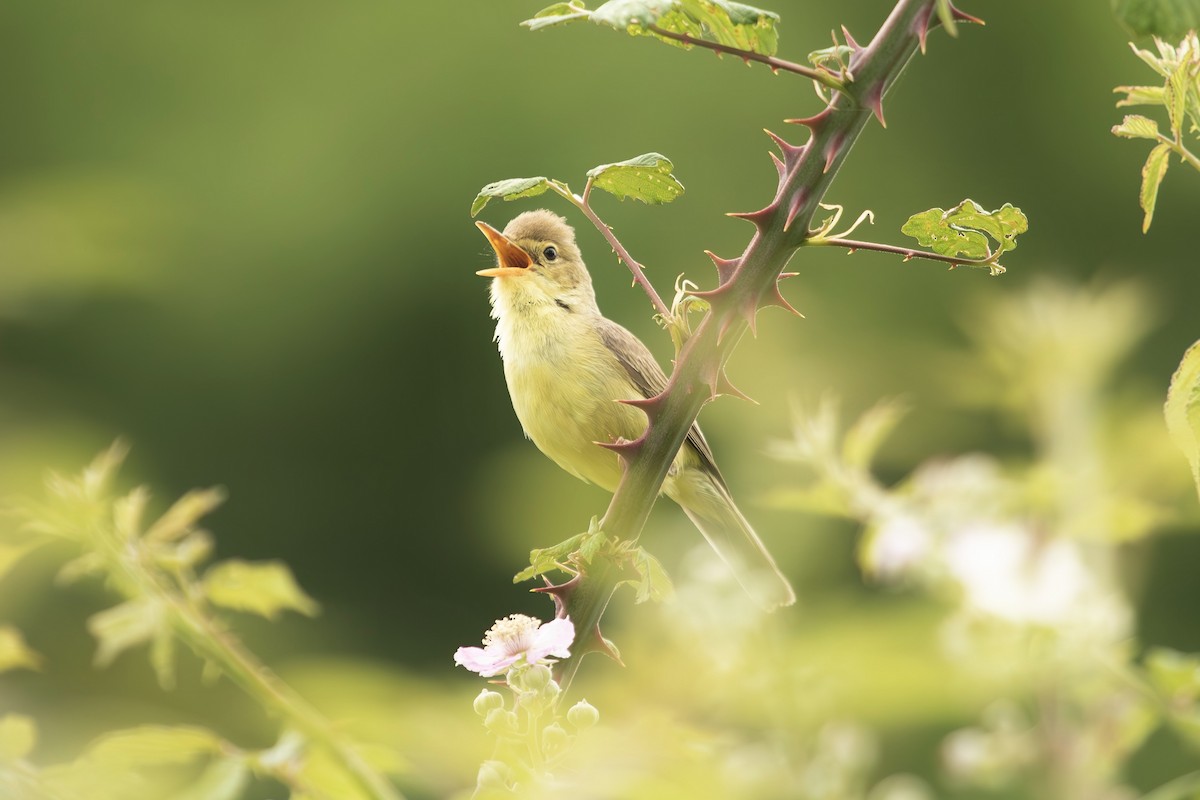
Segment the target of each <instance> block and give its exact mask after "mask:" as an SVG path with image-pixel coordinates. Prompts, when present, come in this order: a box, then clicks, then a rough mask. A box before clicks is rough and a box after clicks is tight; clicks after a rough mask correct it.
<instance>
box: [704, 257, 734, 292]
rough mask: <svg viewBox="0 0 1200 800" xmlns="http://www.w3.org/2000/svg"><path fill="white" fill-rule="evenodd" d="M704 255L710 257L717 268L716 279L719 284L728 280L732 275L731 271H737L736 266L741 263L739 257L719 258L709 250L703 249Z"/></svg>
mask: <svg viewBox="0 0 1200 800" xmlns="http://www.w3.org/2000/svg"><path fill="white" fill-rule="evenodd" d="M704 255H706V256H708V257H709V258H711V259H712V262H713V264H714V265H715V266H716V268H717V279H718V281H719V283H720V284H721V285H724V284H726V283H728V282H729V280H730V279H731V278H732V277H733V273H735V272H737V268H738V266H740V265H741V263H742V260H741V259H740V258H721V257H720V256H719V255H717V254H716V253H714V252H713V251H711V250H705V251H704Z"/></svg>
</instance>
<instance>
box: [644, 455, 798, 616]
mask: <svg viewBox="0 0 1200 800" xmlns="http://www.w3.org/2000/svg"><path fill="white" fill-rule="evenodd" d="M685 476H686V477H684V476H681V477H683V480H679V479H677V480H675V481H674V482H673V484H674V485H672V486H670V488H669V489H668V491H667V494H668V496H669V497H670V498H671V499H672V500H674V501H675V502H676V503H678V504H679V505H680V507H682V508H683V510H684V513H686V514H687V515H688V517H689V518H690V519H691V520H692V522H693V523H695V525H696V527H697V528H699V529H700V532H701V533H702V534H704V538H705V539H707V540H708V543H709V544H710V545H712V548H713V549H714V550H716V551H717V555H719V556H720V557H721V558H722V559H723V560H724V561H725V563H727V564H728V565H729V567H730V569H731V570H733V574H734V577H736V578H737V581H738V583H740V584H741V585H742V588H743V589H745V590H746V593H747V594H749V595H750V596H751V597H752V598H753V599H754V600H755V602H757V603H758V604H759V605H761V606H762V607H763V608H764V609H766V610H768V611H770V610H773V609H775V608H778V607H779V606H790V605H791V604H792V603H794V602H796V593H795V592H794V591H792V585H791V584H790V583H789V582H788V579H787V578H786V577H784V575H783V573H782V572H780V571H779V567H778V566H776V564H775V559H774V558H772V557H771V554H770V552H768V551H767V548H766V546H765V545H764V544H763V543H762V540H761V539H759V538H758V534H756V533H755V532H754V529H753V528H751V527H750V523H749V522H747V521H746V518H745V517H744V516H742V512H741V511H739V510H738V507H737V505H736V504H734V502H733V498H732V497H731V496H730V494H729V489H727V488H726V487H725V485H724V483H723V482H722V481H721V479H720V478H716V477H714V476H713V475H711V474H709V473H708V472H706V471H702V470H687V471H686V473H685Z"/></svg>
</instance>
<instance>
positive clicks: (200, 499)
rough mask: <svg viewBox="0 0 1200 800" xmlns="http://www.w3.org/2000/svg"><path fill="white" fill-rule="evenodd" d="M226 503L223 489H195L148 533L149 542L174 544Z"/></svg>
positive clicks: (159, 519)
mask: <svg viewBox="0 0 1200 800" xmlns="http://www.w3.org/2000/svg"><path fill="white" fill-rule="evenodd" d="M223 502H225V491H224V490H223V489H217V488H213V489H193V490H192V491H190V492H188V493H187V494H185V495H184V496H183V497H181V498H179V499H178V500H176V501H175V504H174V505H172V506H171V507H170V508H169V509H167V513H165V514H163V515H162V516H161V517H159V518H158V520H156V521H155V523H154V524H153V525H151V526H150V529H149V530H148V531H146V536H145V539H146V541H148V542H155V543H161V542H173V541H176V540H178V539H182V538H183V537H184V536H186V535H188V534H189V533H191V532H192V531H193V530H194V529H195V527H194V526H195V525H196V523H197V522H199V521H200V518H201V517H203V516H205V515H207V514H209V513H211V512H212V510H213V509H215V508H216V507H217V506H219V505H221V503H223Z"/></svg>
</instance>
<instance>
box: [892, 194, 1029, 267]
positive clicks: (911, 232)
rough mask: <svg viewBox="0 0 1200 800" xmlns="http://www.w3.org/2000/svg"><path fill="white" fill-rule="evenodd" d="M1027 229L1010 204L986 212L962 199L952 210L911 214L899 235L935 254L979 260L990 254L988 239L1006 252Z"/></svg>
mask: <svg viewBox="0 0 1200 800" xmlns="http://www.w3.org/2000/svg"><path fill="white" fill-rule="evenodd" d="M1028 229H1029V221H1028V220H1027V219H1026V218H1025V215H1024V214H1023V213H1022V212H1021V209H1019V208H1017V207H1015V206H1013V205H1012V204H1011V203H1005V204H1004V205H1003V206H1001V207H1000V208H998V209H996V210H994V211H984V210H983V209H982V208H981V207H980V206H979V205H978V204H977V203H975V202H974V201H972V200H963V201H962V202H961V203H959V204H958V205H957V206H955V207H954V208H952V209H950V210H949V211H944V210H942V209H940V208H931V209H929V210H928V211H922V212H921V213H919V214H914V215H912V216H911V217H909V218H908V221H906V222H905V223H904V225H903V226H902V227H901V228H900V232H901V233H903V234H905V235H907V236H911V237H913V238H914V239H916V240H917V241H918V242H920V243H921V245H923V246H925V247H928V248H930V249H931V250H933V251H934V252H935V253H939V254H941V255H944V256H951V257H953V256H964V257H965V258H969V259H974V260H979V259H984V258H987V257H988V255H989V251H990V249H989V247H988V237H991V239H992V240H993V241H994V242H995V243H996V247H997V248H998V249H999V252H1005V251H1008V250H1012V249H1013V248H1015V247H1016V246H1017V236H1018V235H1019V234H1022V233H1024V232H1025V231H1027V230H1028ZM985 234H986V235H985Z"/></svg>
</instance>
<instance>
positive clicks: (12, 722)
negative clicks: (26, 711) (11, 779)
mask: <svg viewBox="0 0 1200 800" xmlns="http://www.w3.org/2000/svg"><path fill="white" fill-rule="evenodd" d="M36 744H37V725H36V724H35V723H34V721H33V720H32V719H31V718H30V717H26V716H24V715H22V714H6V715H4V716H3V717H0V764H11V763H13V762H14V761H20V760H21V759H23V758H25V757H26V756H28V755H29V754H30V753H32V752H33V748H34V745H36ZM0 783H2V782H0Z"/></svg>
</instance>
